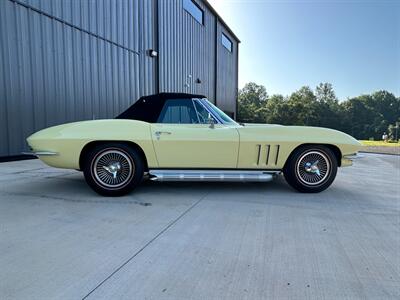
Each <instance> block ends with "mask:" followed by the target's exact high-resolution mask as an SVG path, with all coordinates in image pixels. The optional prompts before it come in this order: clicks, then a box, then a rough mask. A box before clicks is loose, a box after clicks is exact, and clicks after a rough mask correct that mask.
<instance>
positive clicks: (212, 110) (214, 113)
mask: <svg viewBox="0 0 400 300" xmlns="http://www.w3.org/2000/svg"><path fill="white" fill-rule="evenodd" d="M197 100H199V102H200V103H201V104H203V107H205V108H206V109H207V111H208V112H209V113H211V115H212V116H213V117H214V118H215V119H216V120H218V123H219V124H224V125H228V124H232V123H231V122H226V121H224V120H223V119H222V118H221V117H220V116H219V114H218V113H217V112H216V111H215V110H214V108H213V107H212V106H211V105H210V103H209V101H208V99H207V98H202V99H197ZM227 117H228V118H229V119H231V118H230V117H229V116H227ZM231 120H232V119H231ZM232 121H233V124H237V123H236V122H235V121H234V120H232Z"/></svg>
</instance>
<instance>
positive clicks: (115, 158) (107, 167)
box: [92, 149, 134, 188]
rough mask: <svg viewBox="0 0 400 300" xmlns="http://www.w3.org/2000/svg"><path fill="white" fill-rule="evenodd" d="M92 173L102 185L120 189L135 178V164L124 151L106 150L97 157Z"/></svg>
mask: <svg viewBox="0 0 400 300" xmlns="http://www.w3.org/2000/svg"><path fill="white" fill-rule="evenodd" d="M92 171H93V174H94V177H95V179H96V181H97V182H98V183H99V184H100V185H103V186H105V187H107V188H118V187H121V186H123V185H125V184H126V183H127V182H128V181H129V180H130V178H131V177H132V176H133V173H134V164H133V161H132V160H131V159H130V157H129V156H128V155H127V154H126V153H125V152H123V151H122V150H119V149H112V150H105V151H104V152H101V153H100V154H98V156H97V157H96V159H95V162H94V164H93V168H92Z"/></svg>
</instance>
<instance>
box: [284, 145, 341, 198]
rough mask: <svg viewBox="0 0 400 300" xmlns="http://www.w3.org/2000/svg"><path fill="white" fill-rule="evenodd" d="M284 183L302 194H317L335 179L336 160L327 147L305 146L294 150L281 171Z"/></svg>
mask: <svg viewBox="0 0 400 300" xmlns="http://www.w3.org/2000/svg"><path fill="white" fill-rule="evenodd" d="M283 173H284V175H285V179H286V181H287V182H288V183H289V184H290V185H291V186H292V187H293V188H295V189H296V190H298V191H299V192H302V193H319V192H322V191H323V190H325V189H326V188H328V187H329V186H330V185H331V184H332V182H333V180H334V179H335V177H336V173H337V159H336V157H335V155H334V153H333V152H332V150H330V149H329V148H328V147H325V146H312V145H307V146H303V147H300V148H298V149H296V150H295V151H294V152H293V153H292V154H291V156H290V157H289V160H288V162H287V164H286V166H285V168H284V170H283Z"/></svg>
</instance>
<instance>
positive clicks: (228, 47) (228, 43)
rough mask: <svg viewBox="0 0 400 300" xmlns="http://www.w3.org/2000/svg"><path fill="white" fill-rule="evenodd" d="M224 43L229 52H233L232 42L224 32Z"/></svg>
mask: <svg viewBox="0 0 400 300" xmlns="http://www.w3.org/2000/svg"><path fill="white" fill-rule="evenodd" d="M222 45H224V47H225V48H226V49H228V51H229V52H232V42H231V40H230V39H229V38H228V37H227V36H226V35H225V34H224V33H222Z"/></svg>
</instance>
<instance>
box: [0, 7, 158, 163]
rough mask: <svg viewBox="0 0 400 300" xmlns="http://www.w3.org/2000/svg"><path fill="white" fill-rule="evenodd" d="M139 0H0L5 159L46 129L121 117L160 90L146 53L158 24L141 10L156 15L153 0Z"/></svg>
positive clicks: (0, 152)
mask: <svg viewBox="0 0 400 300" xmlns="http://www.w3.org/2000/svg"><path fill="white" fill-rule="evenodd" d="M139 1H140V5H139ZM139 1H138V0H123V1H111V0H104V1H100V2H101V4H100V2H98V1H67V0H62V1H61V0H57V1H44V0H41V1H39V0H37V1H35V0H24V1H22V0H21V1H14V0H2V1H0V24H1V26H0V67H1V68H0V105H1V106H0V118H1V119H0V127H1V128H0V135H1V136H0V141H1V144H0V156H7V155H18V154H20V153H21V151H24V150H27V149H26V142H25V139H26V137H27V136H29V135H30V134H31V133H33V132H35V131H37V130H39V129H42V128H45V127H48V126H52V125H56V124H61V123H65V122H71V121H77V120H85V119H92V118H110V117H114V116H115V115H116V114H118V113H120V112H121V111H122V110H124V109H126V108H127V107H128V106H129V105H131V104H132V102H133V101H135V100H136V99H138V98H139V97H140V96H141V95H142V92H143V91H144V90H145V91H146V93H152V92H154V86H153V85H152V84H147V83H145V82H154V80H153V79H154V72H153V69H154V65H155V62H154V59H147V57H144V56H145V55H146V54H145V51H144V48H142V49H140V53H139V42H140V36H141V35H142V34H146V32H145V31H146V30H148V31H150V32H151V34H148V35H147V36H153V31H154V26H153V25H152V27H150V28H147V27H146V26H144V25H143V26H142V24H139V22H140V20H139V15H143V13H142V12H140V11H138V10H139V9H143V10H144V9H146V12H145V14H148V15H150V16H151V14H152V11H151V10H152V7H153V6H152V2H154V1H147V0H139ZM103 3H104V5H103ZM97 4H99V5H97ZM31 6H32V7H31ZM145 14H144V15H145ZM104 16H105V17H104ZM142 21H143V22H144V19H142ZM146 21H147V22H150V21H148V20H146ZM105 22H107V23H105ZM139 25H140V26H139ZM80 26H82V28H80ZM152 43H153V40H152V39H149V41H148V42H146V43H145V47H151V46H152V45H151V44H152ZM142 56H143V57H142ZM142 65H143V66H144V68H147V69H148V70H147V71H146V72H142V71H141V69H142ZM142 82H143V83H142Z"/></svg>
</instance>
